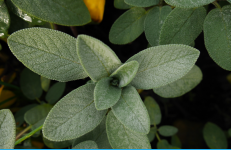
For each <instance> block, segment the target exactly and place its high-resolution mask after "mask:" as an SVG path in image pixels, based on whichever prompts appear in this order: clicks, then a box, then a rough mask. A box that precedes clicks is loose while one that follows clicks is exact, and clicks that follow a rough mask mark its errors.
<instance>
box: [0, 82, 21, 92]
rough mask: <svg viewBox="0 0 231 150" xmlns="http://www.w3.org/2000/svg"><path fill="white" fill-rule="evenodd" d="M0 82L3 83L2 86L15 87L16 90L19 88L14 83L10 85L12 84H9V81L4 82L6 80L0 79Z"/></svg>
mask: <svg viewBox="0 0 231 150" xmlns="http://www.w3.org/2000/svg"><path fill="white" fill-rule="evenodd" d="M0 84H1V85H4V86H7V87H11V88H14V89H17V90H20V88H19V87H17V86H15V85H12V84H9V83H6V82H2V81H0Z"/></svg>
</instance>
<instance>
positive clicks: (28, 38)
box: [7, 2, 87, 82]
mask: <svg viewBox="0 0 231 150" xmlns="http://www.w3.org/2000/svg"><path fill="white" fill-rule="evenodd" d="M30 4H33V3H32V2H30ZM7 41H8V45H9V47H10V50H11V51H12V53H13V54H14V55H15V56H16V57H17V58H18V60H19V61H21V62H22V63H23V64H24V65H25V66H27V67H28V68H30V69H31V70H32V71H34V72H36V73H38V74H40V75H42V76H43V77H46V78H48V79H52V80H57V81H60V82H67V81H72V80H77V79H82V78H86V77H87V74H86V73H85V72H84V70H83V68H82V66H81V64H80V62H79V59H78V55H77V53H76V45H75V42H76V40H75V38H73V37H71V36H69V35H67V34H64V33H62V32H59V31H56V30H51V29H45V28H30V29H24V30H20V31H17V32H15V33H13V34H11V36H9V38H8V39H7Z"/></svg>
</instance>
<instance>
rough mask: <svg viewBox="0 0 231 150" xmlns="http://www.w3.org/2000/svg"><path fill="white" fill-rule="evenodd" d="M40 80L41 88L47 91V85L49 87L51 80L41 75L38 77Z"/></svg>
mask: <svg viewBox="0 0 231 150" xmlns="http://www.w3.org/2000/svg"><path fill="white" fill-rule="evenodd" d="M40 80H41V87H42V89H43V90H44V91H46V92H47V91H48V89H49V87H50V83H51V80H50V79H47V78H45V77H43V76H41V77H40Z"/></svg>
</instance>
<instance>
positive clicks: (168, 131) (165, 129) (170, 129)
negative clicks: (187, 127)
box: [158, 125, 178, 136]
mask: <svg viewBox="0 0 231 150" xmlns="http://www.w3.org/2000/svg"><path fill="white" fill-rule="evenodd" d="M158 131H159V133H160V134H161V135H162V136H172V135H174V134H176V133H177V132H178V129H177V128H176V127H174V126H169V125H165V126H161V127H160V128H159V129H158Z"/></svg>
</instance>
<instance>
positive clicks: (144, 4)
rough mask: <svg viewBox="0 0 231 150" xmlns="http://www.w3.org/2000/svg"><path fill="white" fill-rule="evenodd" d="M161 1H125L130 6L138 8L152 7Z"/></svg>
mask: <svg viewBox="0 0 231 150" xmlns="http://www.w3.org/2000/svg"><path fill="white" fill-rule="evenodd" d="M159 1H160V0H124V2H125V3H127V4H128V5H132V6H136V7H150V6H153V5H157V4H159Z"/></svg>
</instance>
